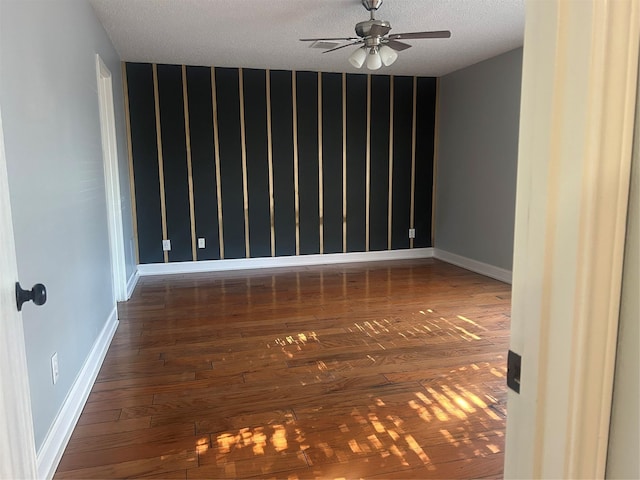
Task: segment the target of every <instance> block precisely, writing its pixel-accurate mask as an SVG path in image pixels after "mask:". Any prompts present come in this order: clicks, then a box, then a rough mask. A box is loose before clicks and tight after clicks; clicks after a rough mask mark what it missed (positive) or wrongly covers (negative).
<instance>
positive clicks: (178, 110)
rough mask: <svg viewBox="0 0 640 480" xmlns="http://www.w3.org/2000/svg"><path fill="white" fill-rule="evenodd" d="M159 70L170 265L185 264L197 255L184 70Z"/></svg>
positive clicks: (164, 67) (174, 67)
mask: <svg viewBox="0 0 640 480" xmlns="http://www.w3.org/2000/svg"><path fill="white" fill-rule="evenodd" d="M157 68H158V98H159V100H158V106H159V107H160V108H159V110H160V135H161V137H162V161H163V163H164V192H165V193H164V195H165V209H166V212H167V213H166V215H167V238H169V239H170V240H171V251H169V261H170V262H184V261H189V260H193V255H192V252H191V218H190V214H189V177H188V170H187V143H186V136H185V128H184V103H183V95H182V68H181V67H180V66H179V65H158V67H157Z"/></svg>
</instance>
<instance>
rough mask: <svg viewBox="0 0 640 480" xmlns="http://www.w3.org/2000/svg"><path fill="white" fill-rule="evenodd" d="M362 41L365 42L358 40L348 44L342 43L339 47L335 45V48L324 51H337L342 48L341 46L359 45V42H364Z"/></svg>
mask: <svg viewBox="0 0 640 480" xmlns="http://www.w3.org/2000/svg"><path fill="white" fill-rule="evenodd" d="M362 42H363V41H362V40H358V41H357V42H353V43H347V44H346V45H340V46H339V47H335V48H332V49H330V50H325V51H324V52H322V53H329V52H335V51H336V50H340V49H341V48H346V47H351V46H353V45H358V44H359V43H362Z"/></svg>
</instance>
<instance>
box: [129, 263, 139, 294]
mask: <svg viewBox="0 0 640 480" xmlns="http://www.w3.org/2000/svg"><path fill="white" fill-rule="evenodd" d="M138 280H140V274H139V273H138V270H136V271H135V272H133V275H131V277H129V281H128V282H127V300H129V299H130V298H131V295H133V291H134V290H135V288H136V285H137V284H138Z"/></svg>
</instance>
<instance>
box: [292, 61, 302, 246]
mask: <svg viewBox="0 0 640 480" xmlns="http://www.w3.org/2000/svg"><path fill="white" fill-rule="evenodd" d="M291 96H292V100H293V191H294V201H295V215H296V255H300V190H299V185H298V88H297V83H296V72H295V70H293V71H292V72H291Z"/></svg>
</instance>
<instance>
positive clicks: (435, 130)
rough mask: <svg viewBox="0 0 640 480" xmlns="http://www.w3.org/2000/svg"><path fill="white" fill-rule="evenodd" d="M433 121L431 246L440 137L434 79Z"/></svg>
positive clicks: (433, 231)
mask: <svg viewBox="0 0 640 480" xmlns="http://www.w3.org/2000/svg"><path fill="white" fill-rule="evenodd" d="M435 111H436V112H435V121H434V125H433V180H432V185H431V245H435V240H436V238H435V237H436V185H437V181H436V180H437V178H436V177H437V173H438V137H439V135H440V78H436V105H435Z"/></svg>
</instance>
